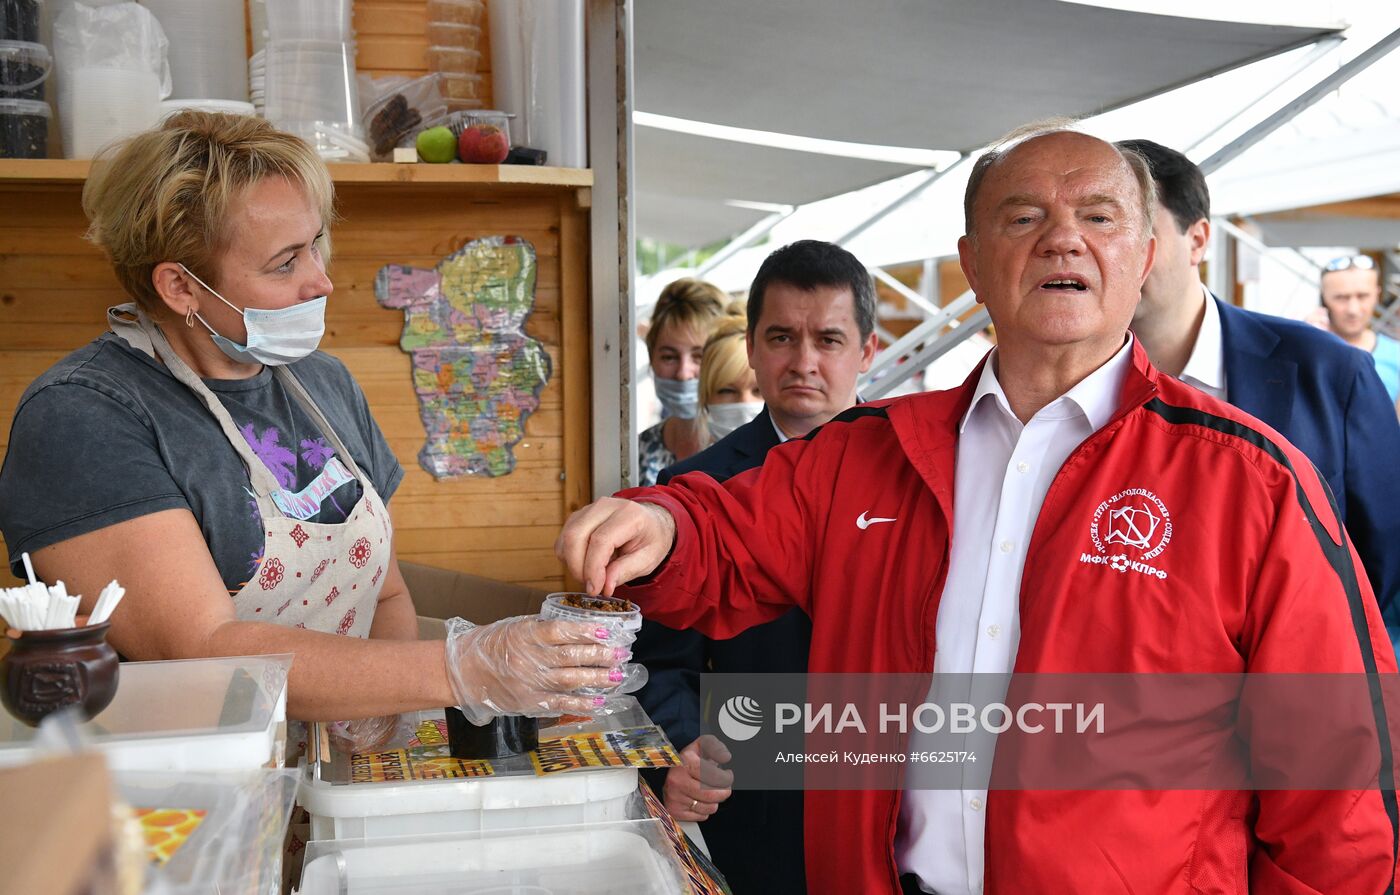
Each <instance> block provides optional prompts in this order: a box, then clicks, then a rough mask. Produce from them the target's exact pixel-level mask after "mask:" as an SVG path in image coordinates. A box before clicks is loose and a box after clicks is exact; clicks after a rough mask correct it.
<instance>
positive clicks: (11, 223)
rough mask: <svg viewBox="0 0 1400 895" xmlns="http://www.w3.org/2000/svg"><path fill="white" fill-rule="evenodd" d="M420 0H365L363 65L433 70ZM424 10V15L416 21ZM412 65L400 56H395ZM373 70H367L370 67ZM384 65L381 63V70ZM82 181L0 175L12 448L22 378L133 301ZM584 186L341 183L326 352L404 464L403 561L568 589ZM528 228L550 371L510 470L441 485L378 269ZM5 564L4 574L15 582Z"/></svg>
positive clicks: (535, 331)
mask: <svg viewBox="0 0 1400 895" xmlns="http://www.w3.org/2000/svg"><path fill="white" fill-rule="evenodd" d="M423 7H424V4H423V2H422V0H414V2H409V0H360V2H358V3H357V4H356V10H355V22H356V27H357V31H358V32H359V43H360V49H359V54H360V58H361V59H362V60H368V61H370V62H377V63H388V62H390V61H392V62H393V64H392V65H390V64H385V65H384V68H383V69H382V70H381V73H384V72H390V71H393V72H404V73H410V74H411V73H414V72H415V71H418V72H421V70H422V65H421V62H420V63H419V65H418V67H417V68H415V67H413V66H410V65H408V64H407V63H408V62H409V61H411V59H412V58H415V57H414V56H413V47H414V46H415V43H414V41H415V38H414V34H413V31H414V29H416V33H417V35H418V36H417V38H416V41H417V43H416V46H417V48H418V50H419V55H418V57H416V58H419V59H421V49H422V47H423V46H425V41H424V39H423V37H422V22H423ZM415 16H416V17H415ZM399 63H404V64H399ZM366 68H370V66H368V65H367V66H366ZM371 70H373V69H371ZM80 191H81V185H80V184H64V185H57V186H34V185H16V184H13V183H7V184H0V209H3V212H0V438H2V439H3V441H0V457H2V456H3V451H4V450H5V449H6V448H7V447H8V445H7V443H6V442H8V438H9V423H10V420H11V419H12V418H13V415H14V409H15V405H16V403H17V401H18V399H19V396H20V394H21V393H22V392H23V390H24V388H25V387H26V386H27V385H28V384H29V383H30V382H31V381H32V380H33V379H34V378H35V377H36V376H38V375H39V374H40V373H41V372H42V371H43V370H45V369H46V368H48V367H49V366H50V365H51V364H53V363H54V362H55V361H56V360H58V359H59V358H60V357H62V356H63V355H64V354H66V353H67V352H68V351H71V350H72V349H74V348H77V347H78V346H80V345H82V344H84V343H85V342H87V341H89V340H91V339H92V338H94V337H96V336H97V335H99V334H100V333H101V332H102V331H103V329H104V322H103V321H104V317H103V312H104V310H105V308H106V307H107V306H108V305H111V304H115V303H117V302H120V301H123V300H125V299H124V298H123V296H122V295H121V292H120V289H119V287H118V286H117V283H116V279H115V276H114V275H113V274H112V272H111V270H110V268H109V267H108V266H107V264H106V262H105V260H104V259H103V258H102V257H101V255H100V253H99V252H98V251H97V250H96V249H95V248H93V247H92V246H91V245H89V244H87V243H85V242H84V241H83V240H82V238H81V235H82V232H83V230H84V228H85V220H84V218H83V215H82V211H81V208H80V205H79V195H80ZM587 194H588V191H587V190H575V189H565V188H542V187H502V186H496V185H491V186H468V185H448V186H443V187H441V188H435V187H431V186H423V185H386V184H373V185H344V184H342V185H340V186H339V187H338V197H339V210H340V212H341V214H342V216H343V220H342V221H341V223H340V224H339V225H337V226H336V227H335V228H334V230H333V231H332V236H333V241H334V257H333V259H332V264H331V271H330V273H331V277H332V279H333V281H334V282H335V285H336V289H335V293H334V295H333V296H332V298H331V301H330V305H329V308H330V310H329V312H328V318H327V334H326V339H325V342H324V343H323V347H324V348H326V349H327V350H328V351H330V352H332V353H334V354H335V355H337V356H338V357H340V358H342V359H343V360H344V361H345V362H346V364H347V365H348V366H349V368H350V370H351V372H352V373H353V374H354V375H355V377H356V379H357V380H358V381H359V383H360V385H361V387H362V388H363V389H364V391H365V393H366V395H367V396H368V398H369V402H370V407H371V409H372V410H373V412H374V415H375V417H376V419H377V420H378V421H379V424H380V426H381V428H383V430H384V432H385V434H386V435H387V436H388V438H389V440H390V443H391V445H392V446H393V448H394V452H395V453H396V454H397V455H398V457H399V461H400V462H401V463H402V464H403V466H404V468H405V470H406V472H407V474H406V476H405V479H404V482H403V484H402V485H401V486H400V489H399V491H398V493H397V494H396V495H395V496H394V499H393V500H392V502H391V504H390V509H391V510H392V512H393V514H394V517H395V521H396V524H397V526H398V535H399V537H398V548H399V555H400V556H401V557H403V558H404V559H407V560H413V561H415V562H421V563H426V564H429V565H435V566H441V567H444V568H450V569H457V570H461V571H466V572H473V573H475V574H478V575H485V576H488V577H491V578H497V579H501V580H505V581H512V582H518V583H522V584H526V585H530V586H534V587H538V588H545V589H558V588H559V587H560V586H562V585H563V584H564V583H565V582H564V575H563V571H562V569H561V567H560V565H559V563H558V562H557V561H556V560H555V558H554V552H553V543H554V539H555V537H556V536H557V534H558V531H559V526H560V525H561V524H562V522H563V520H564V518H565V517H566V516H567V514H568V513H569V512H572V510H574V509H576V508H578V507H579V506H582V505H583V504H584V503H586V502H587V501H588V499H589V495H590V494H591V482H590V480H589V470H590V468H591V467H590V460H589V441H588V438H589V422H588V414H589V408H588V394H589V389H588V375H589V372H588V371H589V365H588V320H589V317H588V310H587V308H588V297H587V288H588V286H587V284H588V275H587V264H588V239H589V237H588V213H587V208H586V198H587ZM501 234H513V235H518V236H522V237H524V238H526V239H528V240H530V242H532V243H533V244H534V246H535V249H536V251H537V253H538V260H539V270H538V278H537V291H536V306H535V311H534V313H533V314H532V315H531V318H530V320H529V323H528V325H527V327H526V331H527V332H528V333H529V334H530V335H531V336H533V337H534V338H537V339H539V340H540V341H541V342H543V343H544V344H545V346H546V347H547V349H548V351H549V353H550V356H551V358H552V360H553V363H554V367H553V375H552V376H551V378H550V381H549V383H548V386H547V387H546V388H545V390H544V392H543V394H542V404H541V407H540V409H539V410H538V411H537V412H535V413H534V414H533V415H532V416H531V417H530V418H529V420H528V421H527V424H526V438H525V439H524V441H523V442H522V443H521V444H520V445H518V446H517V447H516V457H517V458H518V461H519V462H518V465H517V468H516V470H515V471H514V472H512V473H511V474H509V475H506V476H503V477H500V478H494V479H493V478H485V477H473V478H464V479H458V480H454V481H448V482H436V481H434V480H433V479H432V477H431V476H430V475H428V473H426V472H424V471H423V469H422V468H421V467H420V466H419V465H418V460H417V454H418V451H419V449H420V448H421V447H422V446H423V443H424V439H425V435H424V430H423V426H422V422H421V420H420V418H419V413H418V402H417V398H416V396H415V395H414V392H413V389H412V382H411V379H410V367H411V364H410V359H409V357H408V355H406V354H405V353H404V352H403V351H402V350H401V349H400V348H399V347H398V338H399V333H400V330H401V327H402V323H403V313H402V311H396V310H386V309H383V308H380V307H379V306H378V304H377V303H376V302H375V299H374V294H373V285H374V275H375V273H376V271H378V270H379V268H380V267H381V266H382V265H384V264H388V263H396V264H412V265H418V266H424V267H431V266H433V265H434V264H436V263H437V262H438V261H439V260H440V259H441V258H442V257H443V256H445V255H447V254H449V253H451V252H453V251H456V250H457V249H458V248H460V247H461V246H462V245H463V244H464V243H465V242H467V241H468V240H470V239H473V238H477V237H480V236H489V235H501ZM13 583H14V582H13V579H11V577H10V576H9V574H8V568H6V569H4V570H3V571H0V585H8V584H13Z"/></svg>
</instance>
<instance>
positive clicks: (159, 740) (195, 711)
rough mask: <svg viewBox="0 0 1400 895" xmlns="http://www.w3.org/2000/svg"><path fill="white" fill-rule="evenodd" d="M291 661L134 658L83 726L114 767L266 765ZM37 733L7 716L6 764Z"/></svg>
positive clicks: (1, 749)
mask: <svg viewBox="0 0 1400 895" xmlns="http://www.w3.org/2000/svg"><path fill="white" fill-rule="evenodd" d="M30 105H35V104H33V103H31V104H30ZM37 105H40V106H44V104H43V103H38V104H37ZM45 109H47V106H45ZM36 114H37V113H36ZM291 664H292V657H291V656H244V657H238V658H225V659H188V660H183V661H172V662H127V663H125V664H123V665H122V670H121V682H120V683H119V684H118V686H117V695H116V697H115V698H114V699H113V700H112V704H111V705H109V706H107V708H105V709H103V710H102V711H101V712H100V713H99V714H98V715H97V716H96V717H95V718H93V719H92V720H91V721H89V722H87V723H85V724H83V725H82V729H83V731H84V733H85V734H87V736H88V737H89V738H90V739H91V743H92V746H93V747H94V748H96V749H98V750H100V751H102V752H103V753H104V754H105V755H106V758H107V763H108V765H109V766H110V767H111V768H112V769H113V770H114V771H232V770H243V769H248V768H258V767H262V766H264V765H266V764H268V762H269V761H274V760H275V761H280V760H281V758H282V745H283V742H282V741H283V739H284V737H285V734H284V733H283V730H282V728H283V724H282V722H284V721H285V720H286V716H287V672H288V670H289V669H290V668H291ZM34 734H35V731H34V730H33V729H32V728H29V727H26V726H25V725H23V724H21V723H20V722H19V721H17V720H15V719H14V718H12V717H10V716H9V715H8V714H3V713H0V767H7V766H11V765H16V764H20V763H22V762H26V761H30V760H32V759H33V757H34V749H33V748H32V745H31V744H32V741H33V739H34Z"/></svg>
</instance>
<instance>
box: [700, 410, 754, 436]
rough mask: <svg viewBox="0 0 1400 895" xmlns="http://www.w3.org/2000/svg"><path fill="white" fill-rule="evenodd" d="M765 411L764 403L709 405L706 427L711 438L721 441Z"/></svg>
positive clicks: (706, 412) (706, 411) (706, 414)
mask: <svg viewBox="0 0 1400 895" xmlns="http://www.w3.org/2000/svg"><path fill="white" fill-rule="evenodd" d="M761 410H763V402H762V401H742V402H740V403H738V404H707V405H706V406H705V426H706V427H707V428H708V429H709V430H710V437H711V438H713V439H714V440H715V441H719V440H720V439H721V438H723V437H724V436H726V435H728V434H729V433H730V432H733V431H734V430H735V429H737V428H739V427H740V426H742V425H743V424H744V423H747V422H749V421H750V420H752V419H753V418H754V417H756V416H758V414H759V411H761Z"/></svg>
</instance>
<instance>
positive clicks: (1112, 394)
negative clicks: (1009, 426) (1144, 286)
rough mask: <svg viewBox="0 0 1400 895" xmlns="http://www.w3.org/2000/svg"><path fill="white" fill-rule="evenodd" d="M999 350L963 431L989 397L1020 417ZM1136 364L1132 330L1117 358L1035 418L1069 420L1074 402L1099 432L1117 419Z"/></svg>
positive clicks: (986, 371)
mask: <svg viewBox="0 0 1400 895" xmlns="http://www.w3.org/2000/svg"><path fill="white" fill-rule="evenodd" d="M997 350H998V349H996V348H993V349H992V353H991V354H990V355H989V356H988V357H987V362H986V363H985V364H983V365H982V375H981V377H980V378H979V379H978V380H977V388H976V390H974V391H973V393H972V403H971V404H970V405H968V408H967V412H966V413H964V414H963V418H962V420H961V421H960V422H959V423H958V432H959V434H961V433H962V432H963V430H965V429H966V428H967V423H968V420H969V419H970V418H971V416H972V414H973V413H974V412H975V411H976V410H977V409H978V408H979V407H980V406H981V405H982V403H983V399H984V398H987V397H989V396H990V397H991V398H992V399H993V400H994V401H995V404H996V406H997V407H999V408H1000V409H1001V411H1002V413H1004V414H1005V415H1006V416H1008V417H1010V418H1011V419H1016V414H1015V413H1013V412H1012V410H1011V404H1010V402H1009V401H1007V400H1006V392H1004V391H1003V390H1002V387H1001V383H1000V382H999V381H997V375H996V363H995V361H996V352H997ZM1132 363H1133V334H1132V333H1128V338H1127V339H1126V340H1125V341H1124V342H1123V347H1122V348H1119V349H1118V352H1117V353H1116V354H1114V355H1113V357H1111V358H1109V359H1108V361H1106V362H1105V363H1104V364H1102V365H1101V366H1100V367H1099V368H1098V369H1097V370H1095V371H1094V372H1092V373H1090V374H1089V375H1088V376H1085V377H1084V378H1083V379H1082V380H1080V381H1079V382H1078V383H1076V384H1075V386H1074V387H1073V388H1071V389H1070V390H1069V391H1067V392H1065V393H1064V394H1063V395H1061V396H1060V397H1059V398H1056V399H1055V400H1054V401H1051V402H1050V403H1049V404H1047V405H1045V406H1044V407H1042V408H1041V409H1040V411H1039V412H1037V413H1036V415H1035V417H1033V419H1034V418H1039V419H1068V418H1069V417H1070V416H1071V415H1072V414H1073V411H1072V410H1070V408H1069V407H1068V405H1069V404H1073V405H1075V406H1076V407H1077V408H1078V410H1079V412H1081V413H1083V414H1084V418H1085V419H1087V420H1088V421H1089V425H1090V426H1091V427H1092V428H1093V431H1095V432H1097V431H1098V430H1099V429H1102V428H1103V427H1104V426H1105V425H1107V424H1108V421H1109V420H1110V419H1112V418H1113V413H1114V411H1115V410H1117V409H1118V395H1119V393H1120V392H1121V391H1122V390H1123V380H1124V378H1125V377H1126V376H1127V375H1128V370H1129V369H1130V368H1131V367H1132Z"/></svg>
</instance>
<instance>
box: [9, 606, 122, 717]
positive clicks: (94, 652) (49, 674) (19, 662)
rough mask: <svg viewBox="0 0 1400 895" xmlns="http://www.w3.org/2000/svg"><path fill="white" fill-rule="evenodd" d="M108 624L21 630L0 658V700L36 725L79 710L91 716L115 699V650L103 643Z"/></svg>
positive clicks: (105, 640) (13, 711)
mask: <svg viewBox="0 0 1400 895" xmlns="http://www.w3.org/2000/svg"><path fill="white" fill-rule="evenodd" d="M110 627H111V624H110V623H108V622H104V623H103V624H100V625H87V626H84V627H81V628H58V629H55V630H52V631H25V632H24V634H23V636H20V637H18V638H12V639H11V640H10V651H9V653H7V654H6V655H5V658H4V659H3V660H0V702H3V703H4V704H5V708H6V709H7V710H9V712H10V714H11V715H14V716H15V717H16V718H18V719H19V720H21V721H23V722H24V723H25V724H28V725H30V726H31V727H33V726H37V725H38V724H39V722H40V721H41V720H43V718H44V717H45V716H46V715H48V714H49V713H50V712H54V711H57V710H58V709H61V708H64V707H66V706H70V705H76V706H80V707H81V708H82V711H83V714H84V716H85V717H87V718H91V717H93V716H94V715H96V714H97V713H98V712H100V711H102V710H103V709H105V708H106V707H107V706H108V705H109V704H110V703H111V701H112V697H114V696H116V695H117V672H118V669H119V668H120V663H119V662H118V661H117V651H116V650H114V649H112V646H111V644H109V643H108V642H107V629H108V628H110Z"/></svg>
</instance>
